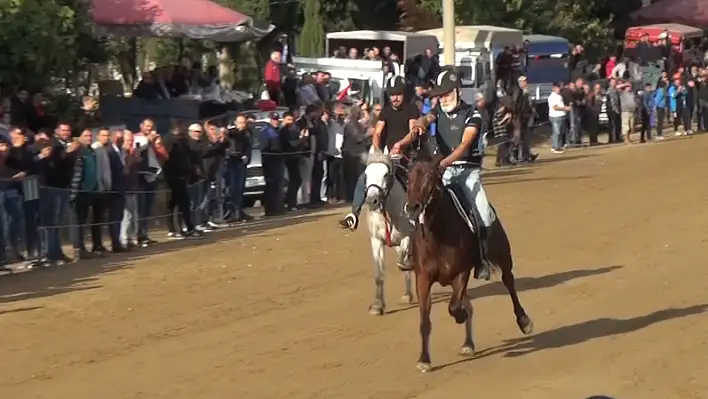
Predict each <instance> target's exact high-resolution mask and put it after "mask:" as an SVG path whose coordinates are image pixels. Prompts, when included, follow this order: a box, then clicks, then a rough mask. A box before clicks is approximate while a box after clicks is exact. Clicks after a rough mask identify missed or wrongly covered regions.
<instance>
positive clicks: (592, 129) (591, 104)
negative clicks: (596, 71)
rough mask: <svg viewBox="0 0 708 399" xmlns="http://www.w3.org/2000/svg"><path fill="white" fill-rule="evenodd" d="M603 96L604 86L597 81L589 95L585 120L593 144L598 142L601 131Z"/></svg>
mask: <svg viewBox="0 0 708 399" xmlns="http://www.w3.org/2000/svg"><path fill="white" fill-rule="evenodd" d="M603 97H604V94H603V92H602V86H601V85H600V84H599V83H595V86H594V87H593V90H592V91H591V92H590V94H588V96H587V100H586V107H585V121H586V125H587V127H588V136H589V138H590V145H591V146H592V145H596V144H598V141H597V136H598V134H599V133H600V113H601V112H602V99H603Z"/></svg>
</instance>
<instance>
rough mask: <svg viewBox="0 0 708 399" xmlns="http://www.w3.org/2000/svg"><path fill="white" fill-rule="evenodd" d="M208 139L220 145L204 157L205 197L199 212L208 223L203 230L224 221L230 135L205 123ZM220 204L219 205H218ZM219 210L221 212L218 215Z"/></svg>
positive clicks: (210, 142)
mask: <svg viewBox="0 0 708 399" xmlns="http://www.w3.org/2000/svg"><path fill="white" fill-rule="evenodd" d="M204 130H205V131H206V137H207V141H208V142H209V144H210V145H211V146H218V148H217V149H215V150H214V153H213V154H212V156H210V157H207V158H204V159H203V163H204V175H205V182H204V189H205V192H204V199H203V201H202V203H201V204H200V206H199V212H201V214H202V220H203V221H205V222H206V223H205V224H204V225H203V226H202V230H203V231H205V232H206V231H207V230H208V228H207V227H219V223H222V222H223V221H224V218H223V213H222V212H223V206H222V205H223V204H222V203H221V193H222V187H223V185H222V184H223V183H222V178H221V177H222V176H223V175H224V173H223V172H224V161H225V158H226V149H227V148H228V146H229V141H228V136H227V134H226V131H225V130H224V129H222V130H219V129H217V127H216V126H215V125H214V124H213V123H211V122H206V123H205V124H204ZM217 205H218V206H217ZM217 210H219V214H218V215H217Z"/></svg>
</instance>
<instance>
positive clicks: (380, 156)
mask: <svg viewBox="0 0 708 399" xmlns="http://www.w3.org/2000/svg"><path fill="white" fill-rule="evenodd" d="M372 163H382V164H385V165H386V166H388V167H389V169H391V167H392V166H393V165H392V163H391V157H390V156H388V154H384V153H383V152H382V151H374V152H372V153H370V154H369V157H368V158H367V159H366V166H369V165H371V164H372Z"/></svg>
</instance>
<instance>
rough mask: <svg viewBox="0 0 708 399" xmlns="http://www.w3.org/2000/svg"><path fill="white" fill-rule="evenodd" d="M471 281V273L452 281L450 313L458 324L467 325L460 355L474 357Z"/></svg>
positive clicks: (464, 273)
mask: <svg viewBox="0 0 708 399" xmlns="http://www.w3.org/2000/svg"><path fill="white" fill-rule="evenodd" d="M469 279H470V271H465V272H462V273H460V274H458V275H457V276H456V277H455V278H454V279H453V280H452V296H451V297H450V304H449V305H448V311H449V312H450V316H452V317H454V318H455V321H456V322H457V323H464V324H465V342H463V343H462V347H461V348H460V354H461V355H463V356H472V355H474V341H473V339H472V316H473V314H474V311H473V309H472V302H471V301H470V298H469V296H468V295H467V283H468V282H469Z"/></svg>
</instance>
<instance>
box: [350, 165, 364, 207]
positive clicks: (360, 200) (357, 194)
mask: <svg viewBox="0 0 708 399" xmlns="http://www.w3.org/2000/svg"><path fill="white" fill-rule="evenodd" d="M365 201H366V175H365V174H364V173H362V174H361V175H359V178H358V179H356V186H354V196H353V197H352V213H353V214H355V215H356V216H357V217H358V216H359V213H360V212H361V208H363V207H364V202H365Z"/></svg>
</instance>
